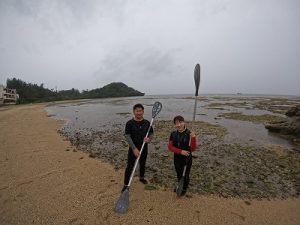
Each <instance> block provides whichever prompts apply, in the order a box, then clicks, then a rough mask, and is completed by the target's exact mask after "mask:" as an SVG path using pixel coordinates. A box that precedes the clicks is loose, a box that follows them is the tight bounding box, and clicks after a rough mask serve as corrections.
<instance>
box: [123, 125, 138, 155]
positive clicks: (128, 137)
mask: <svg viewBox="0 0 300 225" xmlns="http://www.w3.org/2000/svg"><path fill="white" fill-rule="evenodd" d="M125 138H126V141H127V143H128V145H129V147H130V148H131V149H135V148H136V146H135V144H134V143H133V140H132V138H131V123H130V121H128V122H127V123H126V126H125Z"/></svg>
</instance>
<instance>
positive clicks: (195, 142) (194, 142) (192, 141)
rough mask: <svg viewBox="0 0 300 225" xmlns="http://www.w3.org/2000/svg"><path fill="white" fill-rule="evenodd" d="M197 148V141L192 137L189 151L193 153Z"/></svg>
mask: <svg viewBox="0 0 300 225" xmlns="http://www.w3.org/2000/svg"><path fill="white" fill-rule="evenodd" d="M196 148H197V141H196V137H192V139H191V151H192V152H194V151H195V150H196Z"/></svg>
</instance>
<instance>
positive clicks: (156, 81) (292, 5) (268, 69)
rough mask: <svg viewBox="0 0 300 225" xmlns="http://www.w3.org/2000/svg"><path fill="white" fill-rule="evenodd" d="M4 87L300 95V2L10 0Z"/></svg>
mask: <svg viewBox="0 0 300 225" xmlns="http://www.w3.org/2000/svg"><path fill="white" fill-rule="evenodd" d="M0 32H1V33H0V83H3V84H5V83H6V79H7V78H12V77H17V78H20V79H22V80H24V81H26V82H31V83H37V84H41V83H44V86H45V87H47V88H50V89H51V88H55V87H57V89H58V90H61V89H70V88H72V87H74V88H77V89H79V90H83V89H93V88H97V87H102V86H104V85H106V84H108V83H110V82H118V81H121V82H124V83H126V84H127V85H129V86H131V87H133V88H135V89H137V90H139V91H142V92H145V93H146V94H175V93H187V94H189V93H194V81H193V73H194V67H195V65H196V63H200V65H201V84H200V93H237V92H242V93H258V94H294V95H300V88H299V87H300V72H299V71H300V1H299V0H219V1H217V0H48V1H42V0H1V1H0Z"/></svg>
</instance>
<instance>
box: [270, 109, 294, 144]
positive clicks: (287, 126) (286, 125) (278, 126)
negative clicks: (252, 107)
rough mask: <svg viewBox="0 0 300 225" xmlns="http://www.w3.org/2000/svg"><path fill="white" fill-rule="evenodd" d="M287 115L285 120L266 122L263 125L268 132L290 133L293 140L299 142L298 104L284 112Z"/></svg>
mask: <svg viewBox="0 0 300 225" xmlns="http://www.w3.org/2000/svg"><path fill="white" fill-rule="evenodd" d="M285 115H286V116H288V117H289V120H288V121H287V122H281V123H272V124H266V125H265V127H266V128H267V129H268V130H269V131H270V132H277V133H280V134H285V135H290V136H291V137H292V140H293V141H294V142H299V138H300V106H299V105H298V106H294V107H292V108H291V109H290V110H288V111H287V112H286V114H285Z"/></svg>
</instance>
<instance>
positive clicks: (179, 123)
mask: <svg viewBox="0 0 300 225" xmlns="http://www.w3.org/2000/svg"><path fill="white" fill-rule="evenodd" d="M184 126H185V123H184V121H179V120H176V121H175V128H176V129H177V130H182V129H184Z"/></svg>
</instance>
